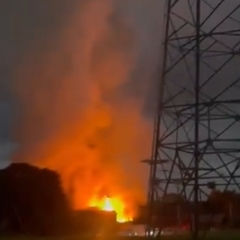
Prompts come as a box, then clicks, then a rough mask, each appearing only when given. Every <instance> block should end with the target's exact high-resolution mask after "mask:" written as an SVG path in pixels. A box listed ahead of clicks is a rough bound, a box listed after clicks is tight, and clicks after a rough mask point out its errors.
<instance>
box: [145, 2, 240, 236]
mask: <svg viewBox="0 0 240 240" xmlns="http://www.w3.org/2000/svg"><path fill="white" fill-rule="evenodd" d="M165 7H166V9H165V23H164V26H165V29H164V44H163V52H162V56H163V62H162V69H161V78H160V83H161V84H160V93H159V97H160V98H159V107H158V114H157V117H156V119H155V127H154V141H153V150H152V158H151V160H148V161H147V162H148V163H149V164H150V181H149V182H150V184H149V185H150V187H149V193H148V203H149V209H150V217H151V219H152V218H153V216H154V209H153V204H154V202H155V201H156V200H164V196H166V195H167V194H168V193H174V192H176V189H178V191H179V193H180V194H182V196H184V198H185V199H187V200H188V201H192V202H193V203H195V204H193V208H192V210H191V211H192V212H191V214H192V215H191V216H193V221H192V223H193V225H192V226H193V228H192V233H193V237H194V239H197V238H198V225H199V224H198V223H199V212H198V208H197V207H196V206H197V204H198V201H199V200H201V199H204V197H205V198H206V197H207V196H208V195H209V193H210V191H211V190H210V189H211V187H213V185H214V187H216V188H217V189H220V190H227V189H235V190H239V189H240V168H239V164H240V162H239V159H240V0H230V1H229V0H166V6H165ZM176 186H178V187H176ZM194 206H195V207H194ZM151 219H150V220H149V227H151Z"/></svg>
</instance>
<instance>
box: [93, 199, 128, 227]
mask: <svg viewBox="0 0 240 240" xmlns="http://www.w3.org/2000/svg"><path fill="white" fill-rule="evenodd" d="M89 206H90V207H97V208H98V209H100V210H103V211H107V212H116V215H117V222H122V223H123V222H129V221H131V220H132V217H131V216H130V214H127V213H126V206H125V204H124V202H123V200H122V199H120V198H118V197H111V198H110V197H103V198H98V197H94V198H93V199H92V200H91V201H90V203H89Z"/></svg>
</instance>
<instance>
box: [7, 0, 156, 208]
mask: <svg viewBox="0 0 240 240" xmlns="http://www.w3.org/2000/svg"><path fill="white" fill-rule="evenodd" d="M69 2H72V3H71V12H70V11H68V14H65V15H64V20H62V19H61V21H60V20H59V22H60V23H59V25H60V26H61V27H59V26H58V27H56V28H54V29H55V32H54V33H53V32H51V31H48V32H47V33H45V37H43V36H42V35H44V33H36V34H37V35H35V40H34V41H33V43H32V44H31V45H30V46H29V47H28V50H27V51H25V53H24V54H23V55H22V58H21V59H20V60H19V64H18V65H17V66H18V67H17V71H15V74H14V79H15V81H14V82H13V84H12V90H13V93H14V94H15V98H16V99H17V101H16V102H17V105H16V108H17V109H18V115H17V117H16V118H17V121H16V122H15V124H16V125H15V131H14V137H15V141H17V142H18V143H19V149H18V151H17V152H16V154H15V156H14V161H22V162H29V163H32V164H35V165H37V166H41V167H47V168H51V169H54V170H56V171H58V172H59V173H60V175H61V177H62V180H63V184H64V188H65V190H66V191H67V193H68V194H69V196H71V200H72V203H73V205H74V207H76V208H81V207H85V206H86V205H87V204H88V201H89V198H91V197H92V196H93V195H94V194H95V195H96V194H105V195H119V196H121V197H123V198H126V200H127V201H128V202H129V203H130V204H131V203H134V202H135V203H136V202H141V201H143V200H144V197H145V190H146V189H145V188H146V183H147V172H146V170H147V167H146V166H143V165H142V164H141V163H140V161H141V160H142V159H145V158H147V157H149V155H150V145H151V135H152V121H151V120H149V118H147V117H146V109H147V110H149V109H148V108H147V107H146V100H147V96H148V94H149V91H150V90H151V86H152V85H153V84H152V80H151V79H152V78H153V76H154V73H155V72H154V67H153V66H151V67H150V64H149V62H148V60H149V59H153V55H154V51H152V52H151V51H149V49H147V50H146V49H145V52H148V53H149V56H145V62H144V61H140V60H139V58H140V57H143V53H141V54H142V55H141V54H140V53H139V47H141V46H140V45H141V44H140V40H139V34H141V33H139V32H138V31H137V30H136V29H135V28H134V27H135V26H136V24H135V23H134V22H131V21H132V20H131V18H127V17H126V16H124V14H123V11H121V7H119V6H117V5H116V4H115V2H114V1H113V0H104V1H99V0H86V1H76V2H75V1H69ZM69 4H70V3H69ZM148 5H149V4H148ZM130 7H131V6H130V5H129V9H130ZM69 9H70V8H69ZM145 27H146V26H145ZM52 28H53V27H52V26H51V29H52ZM56 29H57V30H56ZM144 40H146V39H144ZM148 44H151V43H148ZM157 55H158V54H156V56H157ZM147 66H148V67H150V70H151V71H152V72H151V74H150V73H149V70H147ZM140 69H141V70H142V71H141V74H140V73H138V71H140ZM143 79H145V80H143Z"/></svg>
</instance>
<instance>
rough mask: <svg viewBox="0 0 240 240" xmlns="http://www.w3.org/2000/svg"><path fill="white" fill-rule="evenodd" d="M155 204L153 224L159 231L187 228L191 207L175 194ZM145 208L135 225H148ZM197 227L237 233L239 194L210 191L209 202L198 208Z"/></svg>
mask: <svg viewBox="0 0 240 240" xmlns="http://www.w3.org/2000/svg"><path fill="white" fill-rule="evenodd" d="M164 199H165V200H164V201H156V202H155V204H154V206H153V208H154V216H152V224H154V225H156V226H158V227H178V226H179V227H190V225H191V224H190V223H191V221H192V219H193V216H192V215H191V213H192V212H193V208H194V206H193V203H192V202H189V201H186V200H185V199H184V198H183V197H182V196H180V195H177V194H169V195H167V196H166V197H165V198H164ZM147 212H148V211H147V208H146V207H142V208H141V210H140V211H139V214H140V215H139V218H138V221H139V222H141V223H144V222H146V221H147V219H149V218H148V215H147ZM198 212H199V223H200V225H201V226H202V227H203V228H221V229H223V228H227V229H229V228H235V229H240V194H239V193H237V192H234V191H224V192H221V191H219V190H215V189H214V190H212V192H211V194H210V195H209V196H208V199H206V200H205V201H201V202H199V204H198Z"/></svg>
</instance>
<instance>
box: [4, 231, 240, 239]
mask: <svg viewBox="0 0 240 240" xmlns="http://www.w3.org/2000/svg"><path fill="white" fill-rule="evenodd" d="M96 239H99V240H114V239H115V240H145V239H148V238H145V237H113V236H111V237H110V236H109V237H106V238H94V237H92V238H90V237H86V236H69V237H25V236H17V237H0V240H96ZM160 239H161V240H189V239H191V238H190V237H188V236H186V235H181V236H162V237H161V238H160ZM200 239H206V240H227V239H229V240H240V231H231V232H230V231H222V232H214V233H207V235H206V237H204V238H202V237H200Z"/></svg>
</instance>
